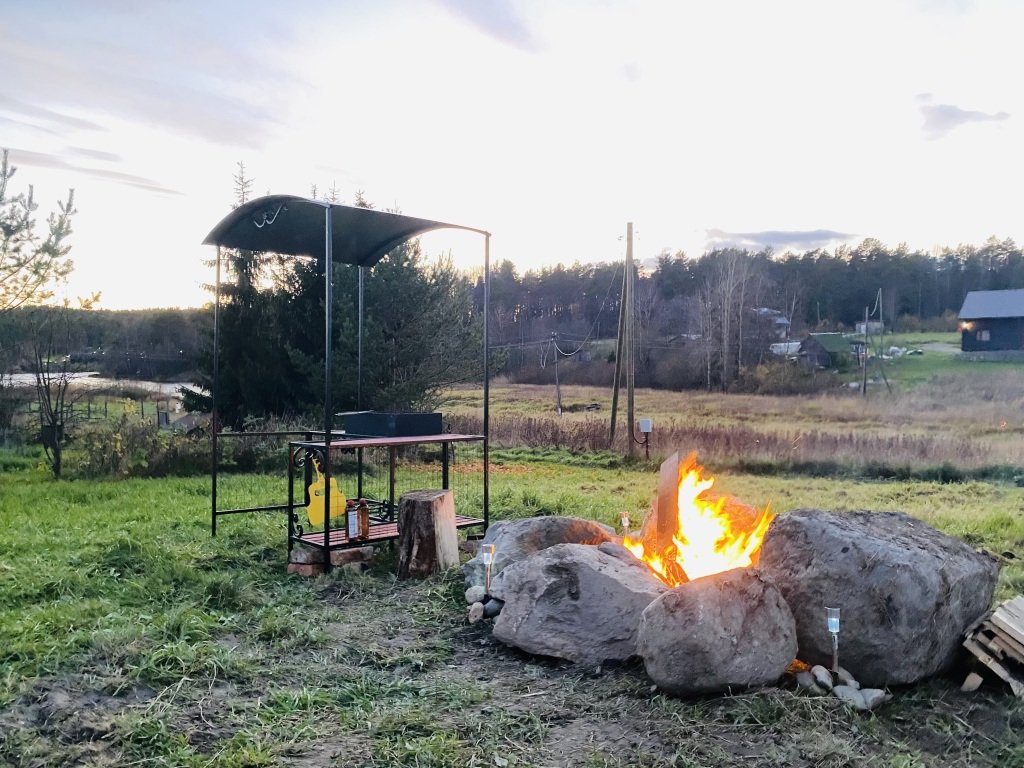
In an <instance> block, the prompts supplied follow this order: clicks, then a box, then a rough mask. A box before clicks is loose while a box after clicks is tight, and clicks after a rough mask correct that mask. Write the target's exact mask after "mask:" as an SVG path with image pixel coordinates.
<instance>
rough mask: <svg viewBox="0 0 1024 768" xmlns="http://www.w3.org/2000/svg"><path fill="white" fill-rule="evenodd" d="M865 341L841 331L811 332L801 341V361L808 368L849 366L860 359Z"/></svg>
mask: <svg viewBox="0 0 1024 768" xmlns="http://www.w3.org/2000/svg"><path fill="white" fill-rule="evenodd" d="M863 353H864V342H863V341H860V340H858V339H851V338H849V337H848V336H844V335H843V334H841V333H811V334H809V335H808V336H807V338H806V339H804V340H803V341H801V342H800V352H799V356H800V363H801V365H803V366H804V367H805V368H807V369H808V370H812V371H813V370H815V369H818V368H848V367H850V366H852V365H854V364H856V363H857V362H858V361H859V360H860V356H861V355H862V354H863Z"/></svg>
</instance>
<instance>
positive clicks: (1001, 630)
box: [963, 595, 1024, 699]
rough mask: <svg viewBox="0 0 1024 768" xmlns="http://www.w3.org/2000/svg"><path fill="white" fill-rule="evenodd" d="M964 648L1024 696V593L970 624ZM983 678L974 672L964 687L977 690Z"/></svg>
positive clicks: (1013, 689)
mask: <svg viewBox="0 0 1024 768" xmlns="http://www.w3.org/2000/svg"><path fill="white" fill-rule="evenodd" d="M964 648H966V649H967V650H968V651H970V652H971V653H972V654H973V655H974V656H975V657H976V658H977V659H978V661H980V662H981V663H982V664H984V665H985V666H986V667H988V668H989V669H990V670H992V671H993V672H995V673H996V675H998V676H999V677H1000V678H1001V679H1002V680H1004V681H1005V682H1006V683H1007V684H1008V685H1009V686H1010V689H1011V690H1012V691H1013V695H1014V696H1016V697H1017V698H1018V699H1024V596H1021V595H1017V597H1015V598H1013V599H1012V600H1007V601H1006V602H1005V603H1002V604H1001V605H1000V606H999V607H998V608H996V609H995V610H994V611H990V612H989V613H987V614H985V615H984V616H982V617H981V618H980V619H979V620H978V621H977V622H976V623H975V624H974V625H972V626H971V627H969V628H968V629H967V633H966V637H965V639H964ZM981 682H982V678H981V675H979V674H978V673H976V672H971V673H970V674H969V675H968V676H967V679H966V680H964V684H963V690H965V691H972V690H975V689H976V688H977V687H978V686H979V685H981Z"/></svg>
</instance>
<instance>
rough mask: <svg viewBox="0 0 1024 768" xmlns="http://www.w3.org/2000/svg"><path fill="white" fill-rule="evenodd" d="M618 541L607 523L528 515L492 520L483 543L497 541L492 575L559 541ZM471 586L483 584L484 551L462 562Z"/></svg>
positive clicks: (596, 542)
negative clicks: (518, 517)
mask: <svg viewBox="0 0 1024 768" xmlns="http://www.w3.org/2000/svg"><path fill="white" fill-rule="evenodd" d="M605 541H617V538H616V536H615V530H614V529H613V528H612V527H611V526H608V525H603V524H601V523H595V522H593V521H591V520H581V519H580V518H578V517H529V518H525V519H523V520H501V521H500V522H497V523H493V524H492V525H491V526H490V527H489V528H488V529H487V534H486V535H485V536H484V539H483V541H482V542H480V546H481V547H484V546H487V545H489V544H493V545H494V559H493V561H492V563H491V579H492V580H493V579H494V577H495V576H497V575H498V574H499V573H501V572H502V571H503V570H504V569H505V568H506V567H507V566H509V565H510V564H512V563H515V562H518V561H520V560H522V559H523V558H524V557H528V556H529V555H532V554H533V553H534V552H539V551H541V550H543V549H547V548H548V547H553V546H555V545H556V544H601V543H602V542H605ZM462 573H463V575H464V576H465V577H466V584H467V585H469V586H474V585H480V586H483V585H484V582H485V581H486V576H485V574H486V566H485V565H484V559H483V556H482V554H480V553H477V555H476V557H474V558H473V559H471V560H469V561H467V562H466V564H465V565H463V566H462Z"/></svg>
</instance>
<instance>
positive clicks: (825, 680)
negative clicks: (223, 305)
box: [811, 664, 833, 691]
mask: <svg viewBox="0 0 1024 768" xmlns="http://www.w3.org/2000/svg"><path fill="white" fill-rule="evenodd" d="M811 674H812V675H814V681H815V682H816V683H817V684H818V685H820V686H821V687H822V688H824V689H825V690H826V691H831V690H832V686H833V682H832V673H831V672H829V671H828V670H827V669H825V668H824V667H823V666H821V664H815V665H814V666H813V667H811Z"/></svg>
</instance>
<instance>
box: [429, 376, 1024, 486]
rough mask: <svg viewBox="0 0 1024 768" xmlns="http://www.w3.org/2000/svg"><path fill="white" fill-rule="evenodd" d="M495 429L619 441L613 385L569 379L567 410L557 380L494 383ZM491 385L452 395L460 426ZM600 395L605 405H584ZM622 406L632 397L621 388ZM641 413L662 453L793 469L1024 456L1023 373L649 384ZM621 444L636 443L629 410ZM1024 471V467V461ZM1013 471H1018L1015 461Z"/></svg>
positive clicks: (531, 438)
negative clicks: (785, 391) (685, 388)
mask: <svg viewBox="0 0 1024 768" xmlns="http://www.w3.org/2000/svg"><path fill="white" fill-rule="evenodd" d="M491 392H492V405H491V413H492V421H491V435H492V441H493V444H494V445H497V446H524V445H528V446H535V447H561V448H567V449H570V450H574V451H595V450H603V449H607V448H609V445H608V431H609V419H610V412H611V394H610V392H608V391H607V390H603V389H598V388H592V387H563V388H562V403H563V415H562V416H561V417H559V416H558V415H557V414H556V413H555V411H554V392H553V388H552V387H542V386H535V385H505V386H497V387H493V388H492V390H491ZM479 403H480V395H479V393H478V392H476V391H472V390H462V391H458V392H455V393H453V394H452V397H451V399H450V400H449V402H448V403H447V405H446V407H445V410H446V412H447V413H448V414H450V418H451V420H452V423H453V425H454V426H455V427H456V428H457V429H460V430H461V429H466V430H471V431H475V430H479V429H480V428H481V425H480V421H479V417H475V416H473V415H472V413H473V411H474V409H477V408H479ZM591 403H596V404H598V405H599V406H600V410H598V411H584V410H583V407H584V406H585V405H587V404H591ZM619 405H620V414H621V413H623V412H624V405H625V404H624V402H623V400H622V399H620V403H619ZM636 414H637V416H638V417H640V416H643V417H645V418H652V419H653V420H654V426H655V431H654V434H653V436H652V442H651V453H652V456H657V457H662V456H667V455H668V454H669V453H671V452H672V451H675V450H684V451H688V450H697V451H699V452H700V453H701V455H702V456H704V458H705V460H706V461H708V462H709V463H711V464H716V465H719V466H744V467H756V465H757V464H758V463H764V464H769V465H774V466H776V467H777V468H781V469H793V468H799V465H801V464H811V465H814V464H817V465H825V464H828V463H831V464H833V465H837V466H841V467H850V468H861V469H863V468H865V467H870V466H874V465H877V466H878V467H879V468H880V470H882V474H884V471H885V470H886V469H888V470H892V471H895V472H896V474H897V475H898V474H899V471H900V470H901V469H911V470H914V469H922V468H927V467H939V466H942V465H950V466H953V467H957V468H960V469H965V470H977V469H980V468H984V467H1006V466H1016V467H1018V468H1019V467H1020V466H1021V464H1022V457H1024V386H1022V385H1021V377H1020V375H1019V374H1017V373H1013V372H1008V371H1000V372H997V373H993V374H991V375H989V376H985V377H984V378H983V379H980V380H978V379H974V378H971V377H969V376H967V375H957V376H952V375H950V376H943V377H936V378H934V379H933V380H932V381H930V382H929V383H927V384H923V385H921V386H918V387H916V388H914V389H913V390H910V391H908V392H902V393H900V392H897V393H895V394H892V395H890V394H888V393H887V392H885V390H884V389H883V390H882V391H881V392H879V391H875V392H872V393H871V394H870V395H869V397H867V398H862V397H860V396H859V395H858V394H850V393H840V394H828V395H816V396H803V397H769V396H760V395H724V394H708V393H692V392H685V393H680V392H667V391H661V390H638V391H637V394H636ZM618 433H619V434H618V435H617V436H616V444H615V446H614V447H613V449H614V450H618V451H625V450H626V449H627V447H628V440H629V436H628V432H627V429H626V425H625V418H624V416H620V422H619V428H618ZM1021 472H1022V473H1024V469H1021ZM1011 476H1012V472H1011Z"/></svg>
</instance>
